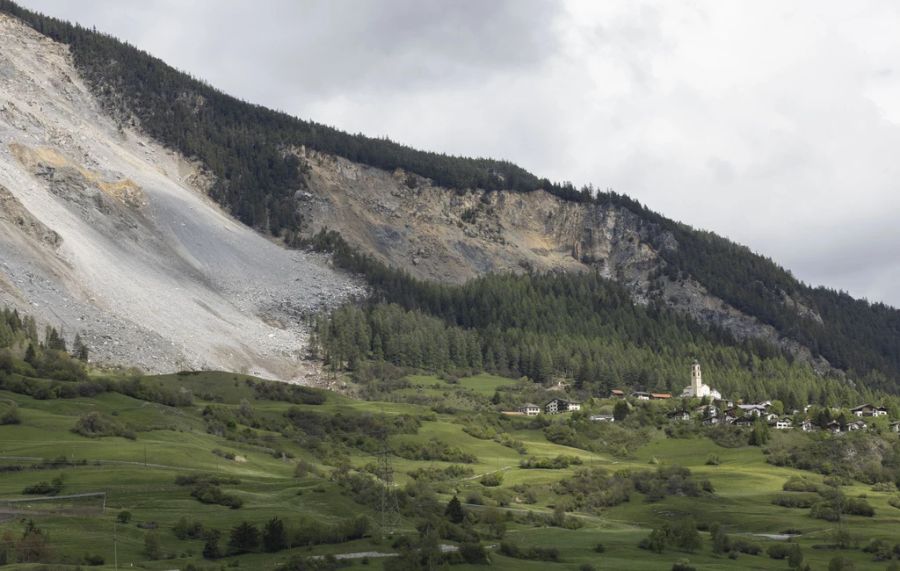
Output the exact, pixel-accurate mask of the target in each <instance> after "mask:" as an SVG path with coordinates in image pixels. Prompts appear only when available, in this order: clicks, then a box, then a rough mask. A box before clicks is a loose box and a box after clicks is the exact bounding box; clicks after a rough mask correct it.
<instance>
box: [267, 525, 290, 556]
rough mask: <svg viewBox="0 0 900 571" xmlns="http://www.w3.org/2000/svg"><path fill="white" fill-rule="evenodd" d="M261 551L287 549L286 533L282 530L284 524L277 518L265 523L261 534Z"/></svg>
mask: <svg viewBox="0 0 900 571" xmlns="http://www.w3.org/2000/svg"><path fill="white" fill-rule="evenodd" d="M262 543H263V549H265V550H266V551H268V552H275V551H281V550H282V549H287V548H288V541H287V533H286V532H285V529H284V522H282V521H281V520H280V519H278V518H277V517H273V518H272V519H270V520H269V521H267V522H266V525H265V527H264V528H263V533H262Z"/></svg>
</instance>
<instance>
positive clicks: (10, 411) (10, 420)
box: [0, 403, 22, 425]
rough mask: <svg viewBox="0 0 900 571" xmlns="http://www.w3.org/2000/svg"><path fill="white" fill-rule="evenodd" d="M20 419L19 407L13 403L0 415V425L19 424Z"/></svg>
mask: <svg viewBox="0 0 900 571" xmlns="http://www.w3.org/2000/svg"><path fill="white" fill-rule="evenodd" d="M21 422H22V417H21V416H19V407H18V405H16V403H13V404H11V405H10V406H9V408H7V409H6V410H5V411H4V412H3V414H2V415H0V425H5V424H21Z"/></svg>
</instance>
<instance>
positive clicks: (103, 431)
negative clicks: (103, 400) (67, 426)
mask: <svg viewBox="0 0 900 571" xmlns="http://www.w3.org/2000/svg"><path fill="white" fill-rule="evenodd" d="M72 432H74V433H75V434H80V435H81V436H87V437H89V438H99V437H102V436H121V437H123V438H128V439H129V440H134V439H135V438H137V436H136V435H135V433H134V431H133V430H131V429H129V428H126V427H125V426H123V425H122V424H121V423H119V422H118V421H117V420H115V419H112V418H110V417H108V416H105V415H103V414H100V413H99V412H97V411H92V412H89V413H87V414H85V415H83V416H82V417H81V418H79V419H78V420H77V421H76V422H75V426H74V427H72Z"/></svg>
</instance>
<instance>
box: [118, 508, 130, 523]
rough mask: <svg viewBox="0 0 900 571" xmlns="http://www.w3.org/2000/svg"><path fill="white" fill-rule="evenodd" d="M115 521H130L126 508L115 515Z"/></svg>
mask: <svg viewBox="0 0 900 571" xmlns="http://www.w3.org/2000/svg"><path fill="white" fill-rule="evenodd" d="M116 521H118V522H119V523H128V522H129V521H131V512H130V511H128V510H122V511H120V512H119V513H118V515H116Z"/></svg>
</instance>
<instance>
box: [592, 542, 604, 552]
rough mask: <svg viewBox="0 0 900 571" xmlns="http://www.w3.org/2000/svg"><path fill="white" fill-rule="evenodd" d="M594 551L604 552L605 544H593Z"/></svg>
mask: <svg viewBox="0 0 900 571" xmlns="http://www.w3.org/2000/svg"><path fill="white" fill-rule="evenodd" d="M594 551H595V552H596V553H606V546H605V545H603V544H602V543H598V544H597V545H595V546H594Z"/></svg>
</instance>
